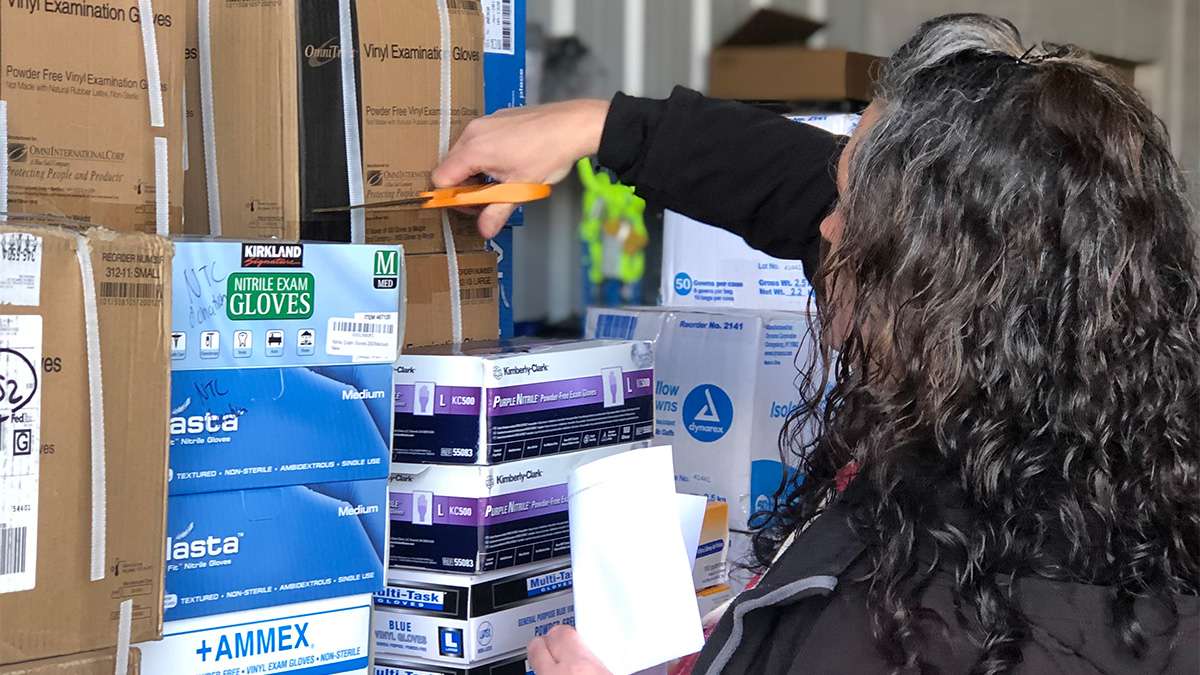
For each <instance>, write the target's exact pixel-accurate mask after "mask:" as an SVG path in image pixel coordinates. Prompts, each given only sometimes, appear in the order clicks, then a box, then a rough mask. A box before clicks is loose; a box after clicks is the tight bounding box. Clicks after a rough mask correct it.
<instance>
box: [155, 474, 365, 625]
mask: <svg viewBox="0 0 1200 675" xmlns="http://www.w3.org/2000/svg"><path fill="white" fill-rule="evenodd" d="M386 532H387V481H386V480H361V481H351V482H343V483H317V484H314V485H288V486H285V487H273V488H260V489H257V490H230V491H227V492H206V493H201V494H187V495H174V496H172V497H170V499H168V504H167V539H166V551H167V580H166V584H167V595H166V618H167V620H168V621H175V620H178V619H190V618H193V617H198V616H210V615H213V614H223V613H225V612H235V611H241V610H246V609H257V608H260V607H270V606H273V605H281V604H286V603H291V602H306V601H309V600H319V599H321V598H329V597H336V596H340V595H352V594H355V593H370V592H374V591H376V590H378V589H380V588H382V587H383V553H384V539H385V537H386Z"/></svg>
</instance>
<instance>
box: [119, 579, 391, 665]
mask: <svg viewBox="0 0 1200 675" xmlns="http://www.w3.org/2000/svg"><path fill="white" fill-rule="evenodd" d="M370 624H371V596H369V595H350V596H345V597H338V598H330V599H326V600H314V601H311V602H297V603H293V604H289V605H278V606H275V607H264V608H262V609H253V610H247V611H244V612H230V613H228V614H218V615H216V616H207V617H203V618H197V619H185V620H182V621H169V622H167V624H166V626H165V627H164V628H163V639H162V640H160V641H158V642H149V643H145V644H142V645H139V647H140V648H141V649H142V652H143V657H142V662H143V664H144V669H145V671H146V673H147V675H168V674H178V675H184V674H185V673H186V674H188V675H191V674H193V673H196V674H199V673H358V674H360V675H367V674H368V673H369V672H370V659H369V657H368V652H369V650H370V644H369V642H368V641H369V635H370Z"/></svg>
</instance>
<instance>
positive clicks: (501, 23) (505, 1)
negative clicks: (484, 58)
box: [483, 0, 516, 56]
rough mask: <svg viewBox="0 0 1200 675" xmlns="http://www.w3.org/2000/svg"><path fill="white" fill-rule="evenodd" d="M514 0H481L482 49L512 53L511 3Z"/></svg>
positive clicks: (495, 52) (512, 20)
mask: <svg viewBox="0 0 1200 675" xmlns="http://www.w3.org/2000/svg"><path fill="white" fill-rule="evenodd" d="M515 1H516V0H483V51H485V52H487V53H488V54H508V55H510V56H511V55H512V54H513V53H514V51H513V50H514V46H513V40H514V38H513V22H514V17H513V3H514V2H515Z"/></svg>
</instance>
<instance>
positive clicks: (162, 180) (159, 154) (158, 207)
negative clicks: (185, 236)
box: [154, 136, 171, 237]
mask: <svg viewBox="0 0 1200 675" xmlns="http://www.w3.org/2000/svg"><path fill="white" fill-rule="evenodd" d="M169 180H170V178H169V172H168V171H167V139H165V138H163V137H162V136H156V137H155V138H154V231H155V233H157V234H158V235H159V236H160V237H166V236H168V235H170V234H171V190H170V184H169V183H168V181H169Z"/></svg>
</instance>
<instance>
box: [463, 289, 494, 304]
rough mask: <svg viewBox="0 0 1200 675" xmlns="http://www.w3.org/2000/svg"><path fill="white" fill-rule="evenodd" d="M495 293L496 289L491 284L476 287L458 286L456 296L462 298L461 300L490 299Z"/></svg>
mask: <svg viewBox="0 0 1200 675" xmlns="http://www.w3.org/2000/svg"><path fill="white" fill-rule="evenodd" d="M495 295H496V289H494V288H492V287H491V286H479V287H476V288H460V289H458V297H460V298H462V301H463V302H468V301H472V300H491V299H492V298H493V297H495Z"/></svg>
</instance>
